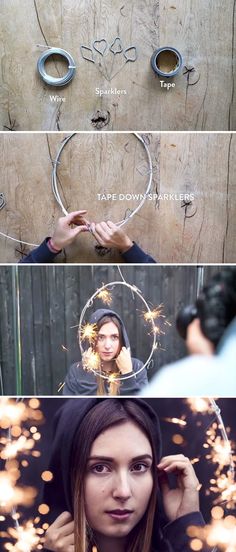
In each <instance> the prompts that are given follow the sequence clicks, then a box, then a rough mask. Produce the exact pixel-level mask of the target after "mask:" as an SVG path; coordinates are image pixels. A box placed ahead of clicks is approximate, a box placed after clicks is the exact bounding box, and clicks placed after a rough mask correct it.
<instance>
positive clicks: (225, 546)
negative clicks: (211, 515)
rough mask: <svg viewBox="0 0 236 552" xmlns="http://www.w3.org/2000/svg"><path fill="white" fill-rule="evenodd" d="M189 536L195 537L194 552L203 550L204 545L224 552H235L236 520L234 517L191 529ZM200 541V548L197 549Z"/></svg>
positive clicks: (192, 547)
mask: <svg viewBox="0 0 236 552" xmlns="http://www.w3.org/2000/svg"><path fill="white" fill-rule="evenodd" d="M188 535H189V536H190V537H193V540H192V543H191V545H190V546H191V549H192V550H201V548H202V546H200V545H203V544H207V545H208V546H210V547H211V546H217V548H219V549H220V550H222V551H224V552H235V550H236V520H235V517H233V516H227V517H226V518H225V519H220V520H213V521H212V523H211V524H210V525H206V526H205V527H189V529H188ZM197 540H198V541H199V548H197V547H196V545H197V542H196V541H197Z"/></svg>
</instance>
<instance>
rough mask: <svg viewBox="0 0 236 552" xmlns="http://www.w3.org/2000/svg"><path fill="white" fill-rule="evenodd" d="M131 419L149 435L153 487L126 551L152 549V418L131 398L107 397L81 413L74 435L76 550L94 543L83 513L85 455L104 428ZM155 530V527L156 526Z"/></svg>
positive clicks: (154, 490)
mask: <svg viewBox="0 0 236 552" xmlns="http://www.w3.org/2000/svg"><path fill="white" fill-rule="evenodd" d="M128 420H129V421H130V420H131V421H133V422H134V423H136V424H137V425H138V427H139V428H140V429H141V431H143V432H144V434H145V435H146V437H147V438H148V440H149V442H150V445H151V448H152V454H153V465H152V478H153V487H152V492H151V496H150V499H149V503H148V507H147V509H146V512H145V513H144V515H143V518H142V519H141V520H140V521H139V523H138V524H137V525H136V527H134V529H133V530H132V531H131V533H130V535H129V538H128V545H127V550H126V552H151V545H152V533H153V524H154V516H155V510H156V505H157V504H156V503H157V488H158V485H157V470H156V465H157V464H158V457H157V450H156V443H155V441H154V437H153V422H152V421H151V418H150V417H149V416H148V414H147V413H146V412H145V410H144V409H143V408H142V407H141V406H140V405H139V404H137V403H135V402H134V400H130V399H110V400H109V399H107V400H105V401H102V402H101V403H99V404H97V405H96V406H95V407H93V408H92V409H91V410H90V411H89V413H88V414H87V415H86V416H85V417H84V419H83V421H82V422H81V424H80V427H79V428H78V430H77V434H76V435H75V438H74V445H73V450H72V453H71V460H72V478H71V484H72V487H71V489H72V494H73V496H74V522H75V552H91V550H92V546H93V545H95V542H94V540H93V532H92V530H91V528H89V527H88V524H87V521H86V516H85V497H84V480H85V474H86V467H87V459H88V458H89V454H90V450H91V447H92V444H93V442H94V440H95V439H96V438H97V437H98V435H100V433H101V432H103V431H105V430H106V429H108V428H110V427H112V426H114V425H116V424H120V423H124V422H126V421H128ZM155 531H156V532H158V527H155Z"/></svg>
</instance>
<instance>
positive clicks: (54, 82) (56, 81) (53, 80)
mask: <svg viewBox="0 0 236 552" xmlns="http://www.w3.org/2000/svg"><path fill="white" fill-rule="evenodd" d="M54 54H56V55H57V56H60V57H62V58H63V59H64V60H66V62H67V63H68V71H67V73H66V75H64V77H52V76H51V75H48V73H46V70H45V62H46V61H47V59H48V58H49V57H50V56H53V55H54ZM37 69H38V72H39V74H40V77H41V78H42V79H43V81H44V82H46V84H49V85H50V86H66V85H67V84H68V83H69V82H70V81H72V79H73V78H74V75H75V69H76V65H75V61H74V59H73V57H72V56H71V55H70V54H69V52H66V50H62V49H61V48H49V49H48V50H46V51H45V52H43V54H42V55H41V56H40V58H39V59H38V62H37Z"/></svg>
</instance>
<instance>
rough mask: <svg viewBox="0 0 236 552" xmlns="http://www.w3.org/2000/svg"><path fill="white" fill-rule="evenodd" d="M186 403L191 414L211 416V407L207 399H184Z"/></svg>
mask: <svg viewBox="0 0 236 552" xmlns="http://www.w3.org/2000/svg"><path fill="white" fill-rule="evenodd" d="M186 403H187V404H188V406H189V407H190V409H191V410H192V412H195V413H197V412H199V413H201V414H207V413H210V414H212V406H211V403H210V402H209V399H202V398H201V397H194V398H193V397H191V398H189V399H186Z"/></svg>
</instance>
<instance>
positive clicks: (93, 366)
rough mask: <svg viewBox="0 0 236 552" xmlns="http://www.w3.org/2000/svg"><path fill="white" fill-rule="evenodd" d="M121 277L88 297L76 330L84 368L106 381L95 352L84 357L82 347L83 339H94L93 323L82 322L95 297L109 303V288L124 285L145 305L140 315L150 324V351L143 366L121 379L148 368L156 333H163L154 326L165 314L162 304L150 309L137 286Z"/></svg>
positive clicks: (117, 379) (156, 346)
mask: <svg viewBox="0 0 236 552" xmlns="http://www.w3.org/2000/svg"><path fill="white" fill-rule="evenodd" d="M120 274H121V272H120ZM121 277H122V280H121V281H114V282H110V283H108V284H103V285H102V286H101V287H100V288H99V289H98V290H97V291H96V292H95V293H94V294H93V295H92V296H91V297H90V298H89V299H88V301H87V303H86V305H85V306H84V308H83V310H82V312H81V315H80V320H79V325H78V327H79V331H78V338H79V346H80V351H81V356H82V359H83V366H84V368H85V369H87V370H91V371H92V372H94V373H95V375H97V376H100V377H101V378H103V379H106V380H108V381H109V377H110V376H109V375H106V374H104V373H102V372H100V371H98V369H99V368H100V361H99V364H98V358H97V354H96V353H94V352H93V354H92V353H91V352H90V353H89V355H88V356H85V357H84V355H85V353H86V351H84V348H83V341H84V340H85V339H86V338H87V339H88V340H89V338H90V341H89V343H90V344H92V343H93V341H94V339H95V337H94V335H93V331H92V328H91V326H93V325H91V324H84V319H85V315H86V312H87V310H88V309H89V308H90V307H91V306H93V302H94V300H95V299H100V300H102V301H103V302H104V303H105V304H110V302H111V301H112V294H111V289H112V290H113V289H114V288H115V287H116V286H125V287H127V288H128V289H129V290H130V291H131V293H132V295H133V296H134V294H136V295H137V296H138V297H139V299H141V301H142V302H143V304H144V306H145V311H142V316H143V318H144V320H145V322H148V323H149V324H150V325H151V334H152V339H153V341H152V347H151V352H150V354H149V356H148V359H147V360H146V362H145V363H144V364H143V366H141V368H140V369H139V370H138V371H137V372H136V373H135V374H134V373H131V374H129V375H126V376H124V375H123V376H122V380H124V379H129V378H133V377H135V376H137V374H138V373H139V372H141V371H142V370H144V369H145V368H146V367H147V368H148V367H149V366H150V364H151V360H152V357H153V354H154V351H155V350H156V349H157V348H158V342H157V335H161V334H162V333H164V332H162V331H161V330H160V329H159V328H158V327H157V326H156V324H155V322H154V321H155V320H156V319H157V318H165V316H164V314H163V308H164V306H163V305H159V306H158V307H156V308H155V309H153V310H151V309H150V307H149V305H148V303H147V301H146V300H145V298H144V297H143V295H142V292H141V291H140V290H139V289H138V288H137V286H135V285H131V284H129V283H128V282H126V280H125V279H124V277H123V276H122V274H121ZM108 301H109V303H108ZM85 336H89V337H85ZM84 358H85V362H86V364H85V363H84ZM120 379H121V377H120V376H119V375H116V376H115V380H116V382H118V381H119V380H120ZM113 382H114V380H113ZM113 382H111V383H113Z"/></svg>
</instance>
